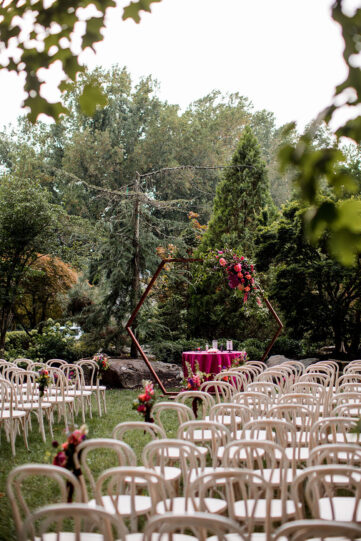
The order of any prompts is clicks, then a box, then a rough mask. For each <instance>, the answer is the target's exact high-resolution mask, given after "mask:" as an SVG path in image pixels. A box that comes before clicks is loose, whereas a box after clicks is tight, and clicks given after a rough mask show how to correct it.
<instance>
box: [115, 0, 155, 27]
mask: <svg viewBox="0 0 361 541" xmlns="http://www.w3.org/2000/svg"><path fill="white" fill-rule="evenodd" d="M160 1H161V0H139V1H138V2H130V4H129V6H126V7H125V8H124V12H123V21H125V20H126V19H133V21H135V22H136V23H139V22H140V15H139V12H140V11H147V12H148V13H150V12H151V9H150V4H152V3H154V2H160Z"/></svg>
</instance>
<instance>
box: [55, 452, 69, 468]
mask: <svg viewBox="0 0 361 541" xmlns="http://www.w3.org/2000/svg"><path fill="white" fill-rule="evenodd" d="M66 462H67V458H66V454H65V453H64V452H63V451H59V453H57V454H56V455H55V457H54V459H53V464H54V466H60V467H61V468H65V465H66Z"/></svg>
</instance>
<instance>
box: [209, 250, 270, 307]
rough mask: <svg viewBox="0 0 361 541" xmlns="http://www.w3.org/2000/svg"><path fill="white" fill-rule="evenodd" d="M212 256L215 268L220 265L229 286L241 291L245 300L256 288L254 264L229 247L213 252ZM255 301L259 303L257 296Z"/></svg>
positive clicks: (245, 300)
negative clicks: (225, 274)
mask: <svg viewBox="0 0 361 541" xmlns="http://www.w3.org/2000/svg"><path fill="white" fill-rule="evenodd" d="M213 258H215V263H216V267H215V268H216V269H217V267H218V268H219V266H221V267H223V269H224V270H225V271H226V273H227V278H228V285H229V287H230V288H231V289H237V290H239V291H242V292H243V302H247V300H248V297H249V295H250V294H251V293H253V292H254V291H257V289H258V288H257V285H256V282H255V270H254V265H253V264H252V263H250V262H249V261H247V259H245V257H244V256H238V255H237V254H234V253H233V252H231V250H229V249H225V250H223V251H219V252H217V253H216V254H213ZM257 303H258V304H260V303H261V301H260V299H259V298H258V297H257ZM261 304H262V303H261Z"/></svg>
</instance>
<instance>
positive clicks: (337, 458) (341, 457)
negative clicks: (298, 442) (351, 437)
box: [307, 443, 361, 467]
mask: <svg viewBox="0 0 361 541" xmlns="http://www.w3.org/2000/svg"><path fill="white" fill-rule="evenodd" d="M318 464H347V465H348V466H356V467H360V464H361V447H360V446H359V445H355V444H354V443H326V444H323V445H318V446H317V447H314V448H313V449H312V450H311V451H310V455H309V457H308V460H307V466H308V467H312V466H317V465H318Z"/></svg>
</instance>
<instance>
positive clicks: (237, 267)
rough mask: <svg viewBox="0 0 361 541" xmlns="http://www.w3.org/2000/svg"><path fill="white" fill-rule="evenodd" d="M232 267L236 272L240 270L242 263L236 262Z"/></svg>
mask: <svg viewBox="0 0 361 541" xmlns="http://www.w3.org/2000/svg"><path fill="white" fill-rule="evenodd" d="M233 268H234V270H235V271H236V272H240V271H241V270H242V265H241V264H240V263H237V265H235V266H234V267H233Z"/></svg>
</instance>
